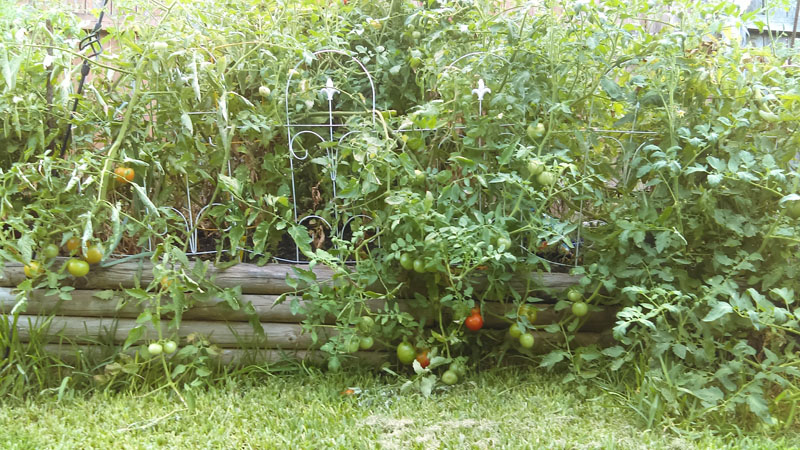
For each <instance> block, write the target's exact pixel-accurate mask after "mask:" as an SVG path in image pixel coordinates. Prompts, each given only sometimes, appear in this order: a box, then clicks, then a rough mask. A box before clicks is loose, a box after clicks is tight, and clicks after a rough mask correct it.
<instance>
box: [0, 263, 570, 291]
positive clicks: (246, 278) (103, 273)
mask: <svg viewBox="0 0 800 450" xmlns="http://www.w3.org/2000/svg"><path fill="white" fill-rule="evenodd" d="M66 260H67V258H56V260H55V261H54V262H53V264H52V267H61V266H62V265H63V264H64V262H66ZM198 263H199V262H198ZM203 263H205V262H203ZM293 267H298V268H301V269H303V270H308V266H304V265H300V266H294V265H291V264H267V265H264V266H257V265H255V264H245V263H242V264H237V265H235V266H231V267H229V268H226V269H219V268H217V267H214V266H213V265H212V264H209V267H208V272H207V276H208V277H209V279H210V280H211V281H213V282H214V283H216V284H217V285H218V286H220V287H223V288H232V287H236V286H241V288H242V293H243V294H270V295H280V294H284V293H287V292H293V291H294V288H292V287H291V286H289V285H288V284H287V283H286V278H287V276H288V277H294V275H295V272H294V270H293V269H292V268H293ZM313 272H314V274H315V275H316V277H317V282H319V283H329V282H331V280H333V278H334V274H335V272H334V271H333V269H330V268H328V267H325V266H321V265H316V266H314V268H313ZM136 279H138V280H139V283H140V284H141V285H142V286H146V285H148V284H150V283H151V282H152V281H153V263H152V262H150V261H147V260H141V261H128V262H122V263H119V264H115V265H113V266H110V267H99V266H95V267H92V270H91V272H89V275H88V276H86V277H81V278H77V279H76V278H68V279H66V280H64V281H63V282H64V283H66V284H68V285H71V286H74V287H75V288H76V289H120V288H132V287H134V284H135V280H136ZM24 280H25V273H24V271H23V265H22V264H20V263H17V262H11V263H6V265H5V267H4V269H3V270H2V271H0V286H2V287H15V286H17V285H18V284H19V283H21V282H22V281H24ZM577 282H578V278H577V277H574V276H572V275H569V274H565V273H529V274H516V275H515V276H514V277H513V278H512V279H511V280H509V281H508V282H506V287H509V288H511V289H515V290H517V291H518V292H520V293H521V294H523V295H524V294H526V293H529V292H530V291H537V292H539V291H544V292H547V291H550V292H558V291H562V290H564V289H566V288H568V287H570V286H574V285H575V284H576V283H577ZM475 283H476V286H477V289H478V290H480V288H481V287H483V286H485V285H486V278H485V276H479V277H477V278H476V279H475Z"/></svg>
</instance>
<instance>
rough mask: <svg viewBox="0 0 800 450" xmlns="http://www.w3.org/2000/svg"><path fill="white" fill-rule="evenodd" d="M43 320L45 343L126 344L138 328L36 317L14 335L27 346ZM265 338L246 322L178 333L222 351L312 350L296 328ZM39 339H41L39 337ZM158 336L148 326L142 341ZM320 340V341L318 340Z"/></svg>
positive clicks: (192, 324)
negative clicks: (201, 338)
mask: <svg viewBox="0 0 800 450" xmlns="http://www.w3.org/2000/svg"><path fill="white" fill-rule="evenodd" d="M46 320H50V325H49V327H48V328H47V331H45V332H44V335H45V338H46V340H47V341H48V342H60V341H63V340H66V341H69V342H74V343H78V344H81V343H96V342H99V341H106V340H108V341H111V342H115V343H122V342H125V339H127V337H128V333H130V331H131V329H133V328H134V327H135V326H136V325H137V324H136V321H135V320H133V319H110V318H98V317H63V316H54V317H50V318H42V317H37V316H28V315H22V316H20V318H19V321H18V323H17V332H18V333H19V340H20V341H21V342H28V341H29V340H30V339H31V334H32V330H34V331H33V333H40V332H42V331H41V330H39V328H40V327H41V325H42V324H43V323H45V321H46ZM167 324H168V322H167V321H162V322H161V327H162V333H164V335H165V336H168V335H169V334H168V331H167ZM261 326H262V329H263V330H264V335H265V337H264V338H260V337H259V336H257V335H256V333H255V332H254V330H253V327H252V326H251V325H250V324H249V323H246V322H228V323H225V322H211V321H199V320H186V321H183V322H181V328H180V330H179V331H178V336H179V337H180V338H186V337H187V336H189V335H190V334H193V333H197V334H200V335H203V336H205V337H207V338H208V340H209V342H211V343H213V344H216V345H218V346H220V347H225V348H230V347H233V348H241V347H246V348H249V347H257V348H272V349H275V348H280V349H301V350H305V349H309V348H312V346H313V345H312V339H311V335H310V334H306V333H303V330H302V327H301V326H300V325H297V324H287V323H263V324H261ZM40 337H41V336H40ZM157 338H158V333H157V332H156V330H155V328H154V327H153V326H152V324H150V323H149V322H148V323H147V332H146V333H145V335H144V336H143V338H142V340H143V341H148V340H155V339H157ZM320 340H322V339H320Z"/></svg>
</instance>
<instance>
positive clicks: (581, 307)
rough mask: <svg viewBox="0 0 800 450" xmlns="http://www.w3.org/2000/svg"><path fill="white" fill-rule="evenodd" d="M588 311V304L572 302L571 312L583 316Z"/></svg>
mask: <svg viewBox="0 0 800 450" xmlns="http://www.w3.org/2000/svg"><path fill="white" fill-rule="evenodd" d="M588 312H589V305H587V304H586V303H584V302H576V303H573V304H572V314H575V316H577V317H583V316H585V315H586V313H588Z"/></svg>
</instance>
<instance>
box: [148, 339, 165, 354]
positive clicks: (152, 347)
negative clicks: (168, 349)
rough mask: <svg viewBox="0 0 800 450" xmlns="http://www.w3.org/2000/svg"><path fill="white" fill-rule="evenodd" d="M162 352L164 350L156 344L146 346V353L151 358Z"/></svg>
mask: <svg viewBox="0 0 800 450" xmlns="http://www.w3.org/2000/svg"><path fill="white" fill-rule="evenodd" d="M162 351H164V348H163V347H162V346H161V344H159V343H158V342H153V343H152V344H150V345H148V346H147V353H150V354H151V355H153V356H158V355H160V354H161V352H162Z"/></svg>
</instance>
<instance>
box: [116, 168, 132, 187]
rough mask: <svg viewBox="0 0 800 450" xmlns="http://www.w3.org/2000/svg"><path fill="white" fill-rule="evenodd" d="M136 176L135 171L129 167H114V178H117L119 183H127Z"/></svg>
mask: <svg viewBox="0 0 800 450" xmlns="http://www.w3.org/2000/svg"><path fill="white" fill-rule="evenodd" d="M134 176H136V172H135V171H134V170H133V169H131V168H130V167H125V166H119V167H117V168H116V169H114V178H115V179H116V180H117V183H119V184H127V183H130V182H131V181H133V177H134Z"/></svg>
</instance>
